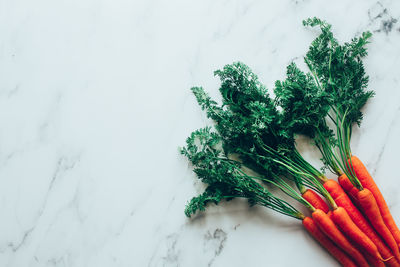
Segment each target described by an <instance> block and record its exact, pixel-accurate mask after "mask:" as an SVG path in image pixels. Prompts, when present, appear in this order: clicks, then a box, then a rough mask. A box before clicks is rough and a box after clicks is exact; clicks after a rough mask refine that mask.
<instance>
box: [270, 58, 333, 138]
mask: <svg viewBox="0 0 400 267" xmlns="http://www.w3.org/2000/svg"><path fill="white" fill-rule="evenodd" d="M286 74H287V78H286V80H285V81H277V82H276V83H275V89H274V92H275V95H276V99H275V100H276V102H277V104H278V105H279V106H281V107H282V114H283V118H284V119H283V121H282V123H284V124H285V127H287V128H288V129H290V131H292V132H293V133H296V134H304V135H306V136H309V137H310V138H314V137H315V136H316V135H318V134H319V133H320V132H322V133H324V134H325V135H326V136H327V137H330V136H332V135H333V132H332V131H331V130H330V129H329V127H328V126H327V125H326V121H325V117H326V116H327V115H328V112H329V110H330V106H329V105H330V99H329V95H327V94H326V92H325V91H324V90H321V89H320V88H319V87H318V86H317V85H316V84H315V80H314V78H313V76H312V75H311V74H310V73H307V74H305V73H304V72H302V71H301V70H300V69H299V68H298V67H297V66H296V64H295V63H291V64H290V65H289V66H288V67H287V72H286Z"/></svg>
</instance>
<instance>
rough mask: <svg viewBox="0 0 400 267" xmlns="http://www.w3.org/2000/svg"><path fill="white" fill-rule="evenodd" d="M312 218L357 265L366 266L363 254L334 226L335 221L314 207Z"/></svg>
mask: <svg viewBox="0 0 400 267" xmlns="http://www.w3.org/2000/svg"><path fill="white" fill-rule="evenodd" d="M312 218H313V219H314V221H315V223H316V224H317V225H318V227H319V228H320V229H321V230H322V231H323V232H324V233H325V234H326V235H327V236H328V237H329V238H330V239H331V240H332V241H333V242H334V243H335V244H336V245H337V246H339V247H340V248H341V249H343V250H344V251H345V252H346V253H347V254H348V255H351V256H352V258H353V259H354V260H355V261H356V264H357V266H360V267H361V266H365V267H368V266H369V265H368V263H367V261H366V260H365V258H364V256H363V255H362V254H361V253H360V251H358V250H357V249H356V248H355V247H354V246H353V245H352V244H351V243H350V242H349V240H348V239H347V238H346V237H345V236H344V235H343V234H342V232H340V230H339V229H338V228H337V227H336V225H335V223H334V222H333V221H332V220H331V219H330V218H329V216H328V215H327V214H326V213H325V212H323V211H322V210H320V209H316V210H315V211H314V212H313V213H312Z"/></svg>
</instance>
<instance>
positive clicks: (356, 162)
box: [350, 156, 400, 246]
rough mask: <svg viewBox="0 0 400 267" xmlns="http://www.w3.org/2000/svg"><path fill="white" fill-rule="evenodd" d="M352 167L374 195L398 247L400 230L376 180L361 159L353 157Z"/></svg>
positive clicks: (364, 185) (363, 184)
mask: <svg viewBox="0 0 400 267" xmlns="http://www.w3.org/2000/svg"><path fill="white" fill-rule="evenodd" d="M350 162H351V165H352V167H353V170H354V173H355V175H356V176H357V178H358V180H360V182H361V184H362V186H363V187H365V188H367V189H369V190H370V191H371V193H372V194H373V195H374V197H375V200H376V203H377V204H378V207H379V210H380V213H381V215H382V218H383V221H384V222H385V224H386V226H387V228H389V231H390V232H391V233H392V235H393V237H394V239H395V240H396V243H397V244H398V246H399V245H400V230H399V228H398V227H397V225H396V223H395V221H394V219H393V217H392V214H391V213H390V211H389V207H388V205H387V203H386V201H385V199H384V198H383V195H382V193H381V191H380V190H379V188H378V186H377V185H376V183H375V181H374V179H372V177H371V175H370V174H369V172H368V170H367V168H366V167H365V166H364V164H363V163H362V162H361V160H360V159H359V158H357V157H356V156H352V157H351V161H350Z"/></svg>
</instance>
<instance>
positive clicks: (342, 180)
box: [338, 174, 360, 201]
mask: <svg viewBox="0 0 400 267" xmlns="http://www.w3.org/2000/svg"><path fill="white" fill-rule="evenodd" d="M338 181H339V184H340V186H341V187H342V188H343V190H344V191H345V192H346V193H347V195H349V196H350V197H351V198H352V200H353V201H355V200H356V199H357V193H358V191H360V190H358V189H357V188H356V187H355V186H354V185H353V184H352V183H351V182H350V179H349V178H348V177H347V175H346V174H342V175H340V176H339V178H338Z"/></svg>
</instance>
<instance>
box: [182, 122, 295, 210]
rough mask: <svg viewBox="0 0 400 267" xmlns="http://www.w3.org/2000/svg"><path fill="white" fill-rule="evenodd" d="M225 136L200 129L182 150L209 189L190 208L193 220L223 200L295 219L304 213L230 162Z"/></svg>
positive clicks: (192, 201)
mask: <svg viewBox="0 0 400 267" xmlns="http://www.w3.org/2000/svg"><path fill="white" fill-rule="evenodd" d="M221 140H222V139H221V137H220V136H219V135H218V134H217V133H216V132H212V131H211V129H210V128H209V127H207V128H203V129H200V130H197V131H195V132H193V133H192V134H191V136H190V137H189V138H187V140H186V147H184V148H182V149H181V153H182V154H183V155H185V156H186V157H187V158H188V159H189V161H190V162H191V163H192V165H193V168H194V172H195V173H196V174H197V177H198V178H199V179H200V180H201V181H202V182H204V183H206V184H207V185H208V186H207V188H206V190H205V191H204V192H203V193H202V194H201V195H199V196H197V197H194V198H193V199H192V200H191V201H190V202H189V203H188V204H187V206H186V209H185V214H186V215H187V216H188V217H190V216H191V215H192V214H194V213H196V211H197V210H200V211H203V210H205V208H206V206H207V204H208V203H210V202H211V203H214V204H218V203H220V201H221V200H223V199H225V200H231V199H233V198H245V199H247V200H248V201H249V203H250V205H256V204H259V205H262V206H265V207H268V208H271V209H273V210H275V211H277V212H280V213H283V214H286V215H288V216H291V217H294V218H302V214H301V213H300V212H298V211H297V210H296V209H295V208H293V207H292V206H291V205H290V204H288V203H287V202H285V201H283V200H281V199H279V198H276V197H274V196H273V195H272V194H271V193H270V192H269V191H267V190H266V189H265V188H264V187H263V186H261V185H260V184H259V183H258V182H256V181H255V180H254V179H253V178H251V177H250V176H248V175H246V174H245V173H244V172H243V171H241V169H240V167H241V164H240V163H239V162H237V161H233V160H231V159H229V158H228V157H227V156H226V155H225V154H224V153H223V151H222V150H221Z"/></svg>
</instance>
